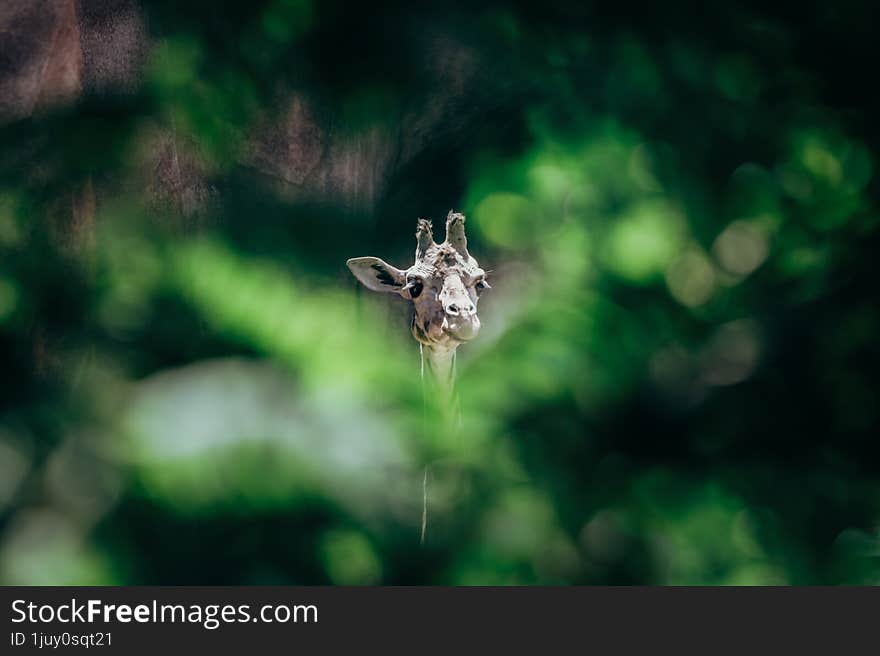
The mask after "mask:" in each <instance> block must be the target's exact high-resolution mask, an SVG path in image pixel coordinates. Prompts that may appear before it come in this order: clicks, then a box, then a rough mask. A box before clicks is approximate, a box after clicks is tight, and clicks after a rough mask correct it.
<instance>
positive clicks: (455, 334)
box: [443, 306, 480, 342]
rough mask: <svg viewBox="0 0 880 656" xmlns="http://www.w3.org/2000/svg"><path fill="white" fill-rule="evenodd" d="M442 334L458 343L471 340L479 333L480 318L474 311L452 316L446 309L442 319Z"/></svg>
mask: <svg viewBox="0 0 880 656" xmlns="http://www.w3.org/2000/svg"><path fill="white" fill-rule="evenodd" d="M472 307H473V306H472ZM443 332H444V333H446V334H447V335H449V336H450V337H452V338H453V339H456V340H458V341H460V342H468V341H470V340H472V339H473V338H474V337H476V336H477V333H479V332H480V318H479V317H478V316H477V313H476V310H474V309H471V310H468V311H467V312H465V313H463V312H461V311H459V312H458V313H455V314H453V313H451V312H449V310H448V309H447V311H446V316H445V317H443Z"/></svg>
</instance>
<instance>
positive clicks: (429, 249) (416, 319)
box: [347, 211, 489, 384]
mask: <svg viewBox="0 0 880 656" xmlns="http://www.w3.org/2000/svg"><path fill="white" fill-rule="evenodd" d="M347 264H348V268H349V269H350V270H351V272H352V273H353V274H354V275H355V277H356V278H357V279H358V280H360V281H361V282H362V283H363V284H364V286H366V287H367V288H368V289H371V290H373V291H378V292H390V293H394V294H399V295H400V296H402V297H403V298H405V299H407V300H409V301H411V302H412V304H413V310H414V311H413V318H412V323H411V332H412V335H413V337H415V338H416V340H417V341H418V342H419V344H420V345H421V348H422V355H423V364H426V365H427V367H428V368H429V370H430V371H431V372H432V373H433V374H434V376H435V377H436V378H437V379H438V380H440V381H441V382H448V383H450V384H451V382H452V377H453V376H454V362H455V351H456V349H457V348H458V346H459V345H461V344H463V343H465V342H468V341H470V340H472V339H473V338H474V337H476V336H477V334H478V333H479V331H480V319H479V317H478V316H477V302H478V301H479V298H480V294H481V292H482V291H484V290H486V289H489V283H488V282H486V272H485V271H484V270H483V269H482V268H481V267H480V265H479V264H478V263H477V260H476V259H475V258H474V257H473V256H472V255H471V254H470V253H469V252H468V248H467V237H466V236H465V217H464V215H463V214H460V213H458V212H454V211H450V212H449V214H448V215H447V217H446V238H445V240H444V241H443V243H441V244H438V243H436V242H435V241H434V236H433V232H432V229H431V223H430V221H426V220H424V219H419V220H418V222H417V227H416V253H415V262H414V264H413V265H412V266H411V267H409V268H408V269H398V268H397V267H395V266H392V265H390V264H388V263H387V262H385V261H384V260H382V259H380V258H378V257H354V258H351V259H350V260H348V262H347Z"/></svg>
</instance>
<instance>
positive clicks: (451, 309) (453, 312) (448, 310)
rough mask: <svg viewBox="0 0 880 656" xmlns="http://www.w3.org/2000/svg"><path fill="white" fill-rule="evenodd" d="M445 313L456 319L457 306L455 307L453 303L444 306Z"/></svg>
mask: <svg viewBox="0 0 880 656" xmlns="http://www.w3.org/2000/svg"><path fill="white" fill-rule="evenodd" d="M446 313H447V314H451V315H453V316H456V317H457V316H458V314H459V309H458V305H456V304H455V303H450V304H449V305H447V306H446Z"/></svg>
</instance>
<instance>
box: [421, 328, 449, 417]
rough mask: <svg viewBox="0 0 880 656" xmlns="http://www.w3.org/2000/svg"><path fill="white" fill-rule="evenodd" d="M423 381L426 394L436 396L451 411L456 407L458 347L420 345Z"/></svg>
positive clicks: (442, 405)
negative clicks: (456, 353)
mask: <svg viewBox="0 0 880 656" xmlns="http://www.w3.org/2000/svg"><path fill="white" fill-rule="evenodd" d="M419 350H420V352H421V354H422V380H423V381H424V382H425V394H429V393H430V394H436V395H437V401H439V403H440V405H441V407H446V408H447V409H449V410H452V409H453V406H454V405H455V352H456V347H454V346H453V347H444V346H428V345H426V344H421V345H420V349H419Z"/></svg>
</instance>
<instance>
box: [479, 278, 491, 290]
mask: <svg viewBox="0 0 880 656" xmlns="http://www.w3.org/2000/svg"><path fill="white" fill-rule="evenodd" d="M476 287H477V289H478V290H479V291H483V290H484V289H492V286H491V285H490V284H489V283H488V282H486V280H485V279H481V280H478V281H477V284H476Z"/></svg>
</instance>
